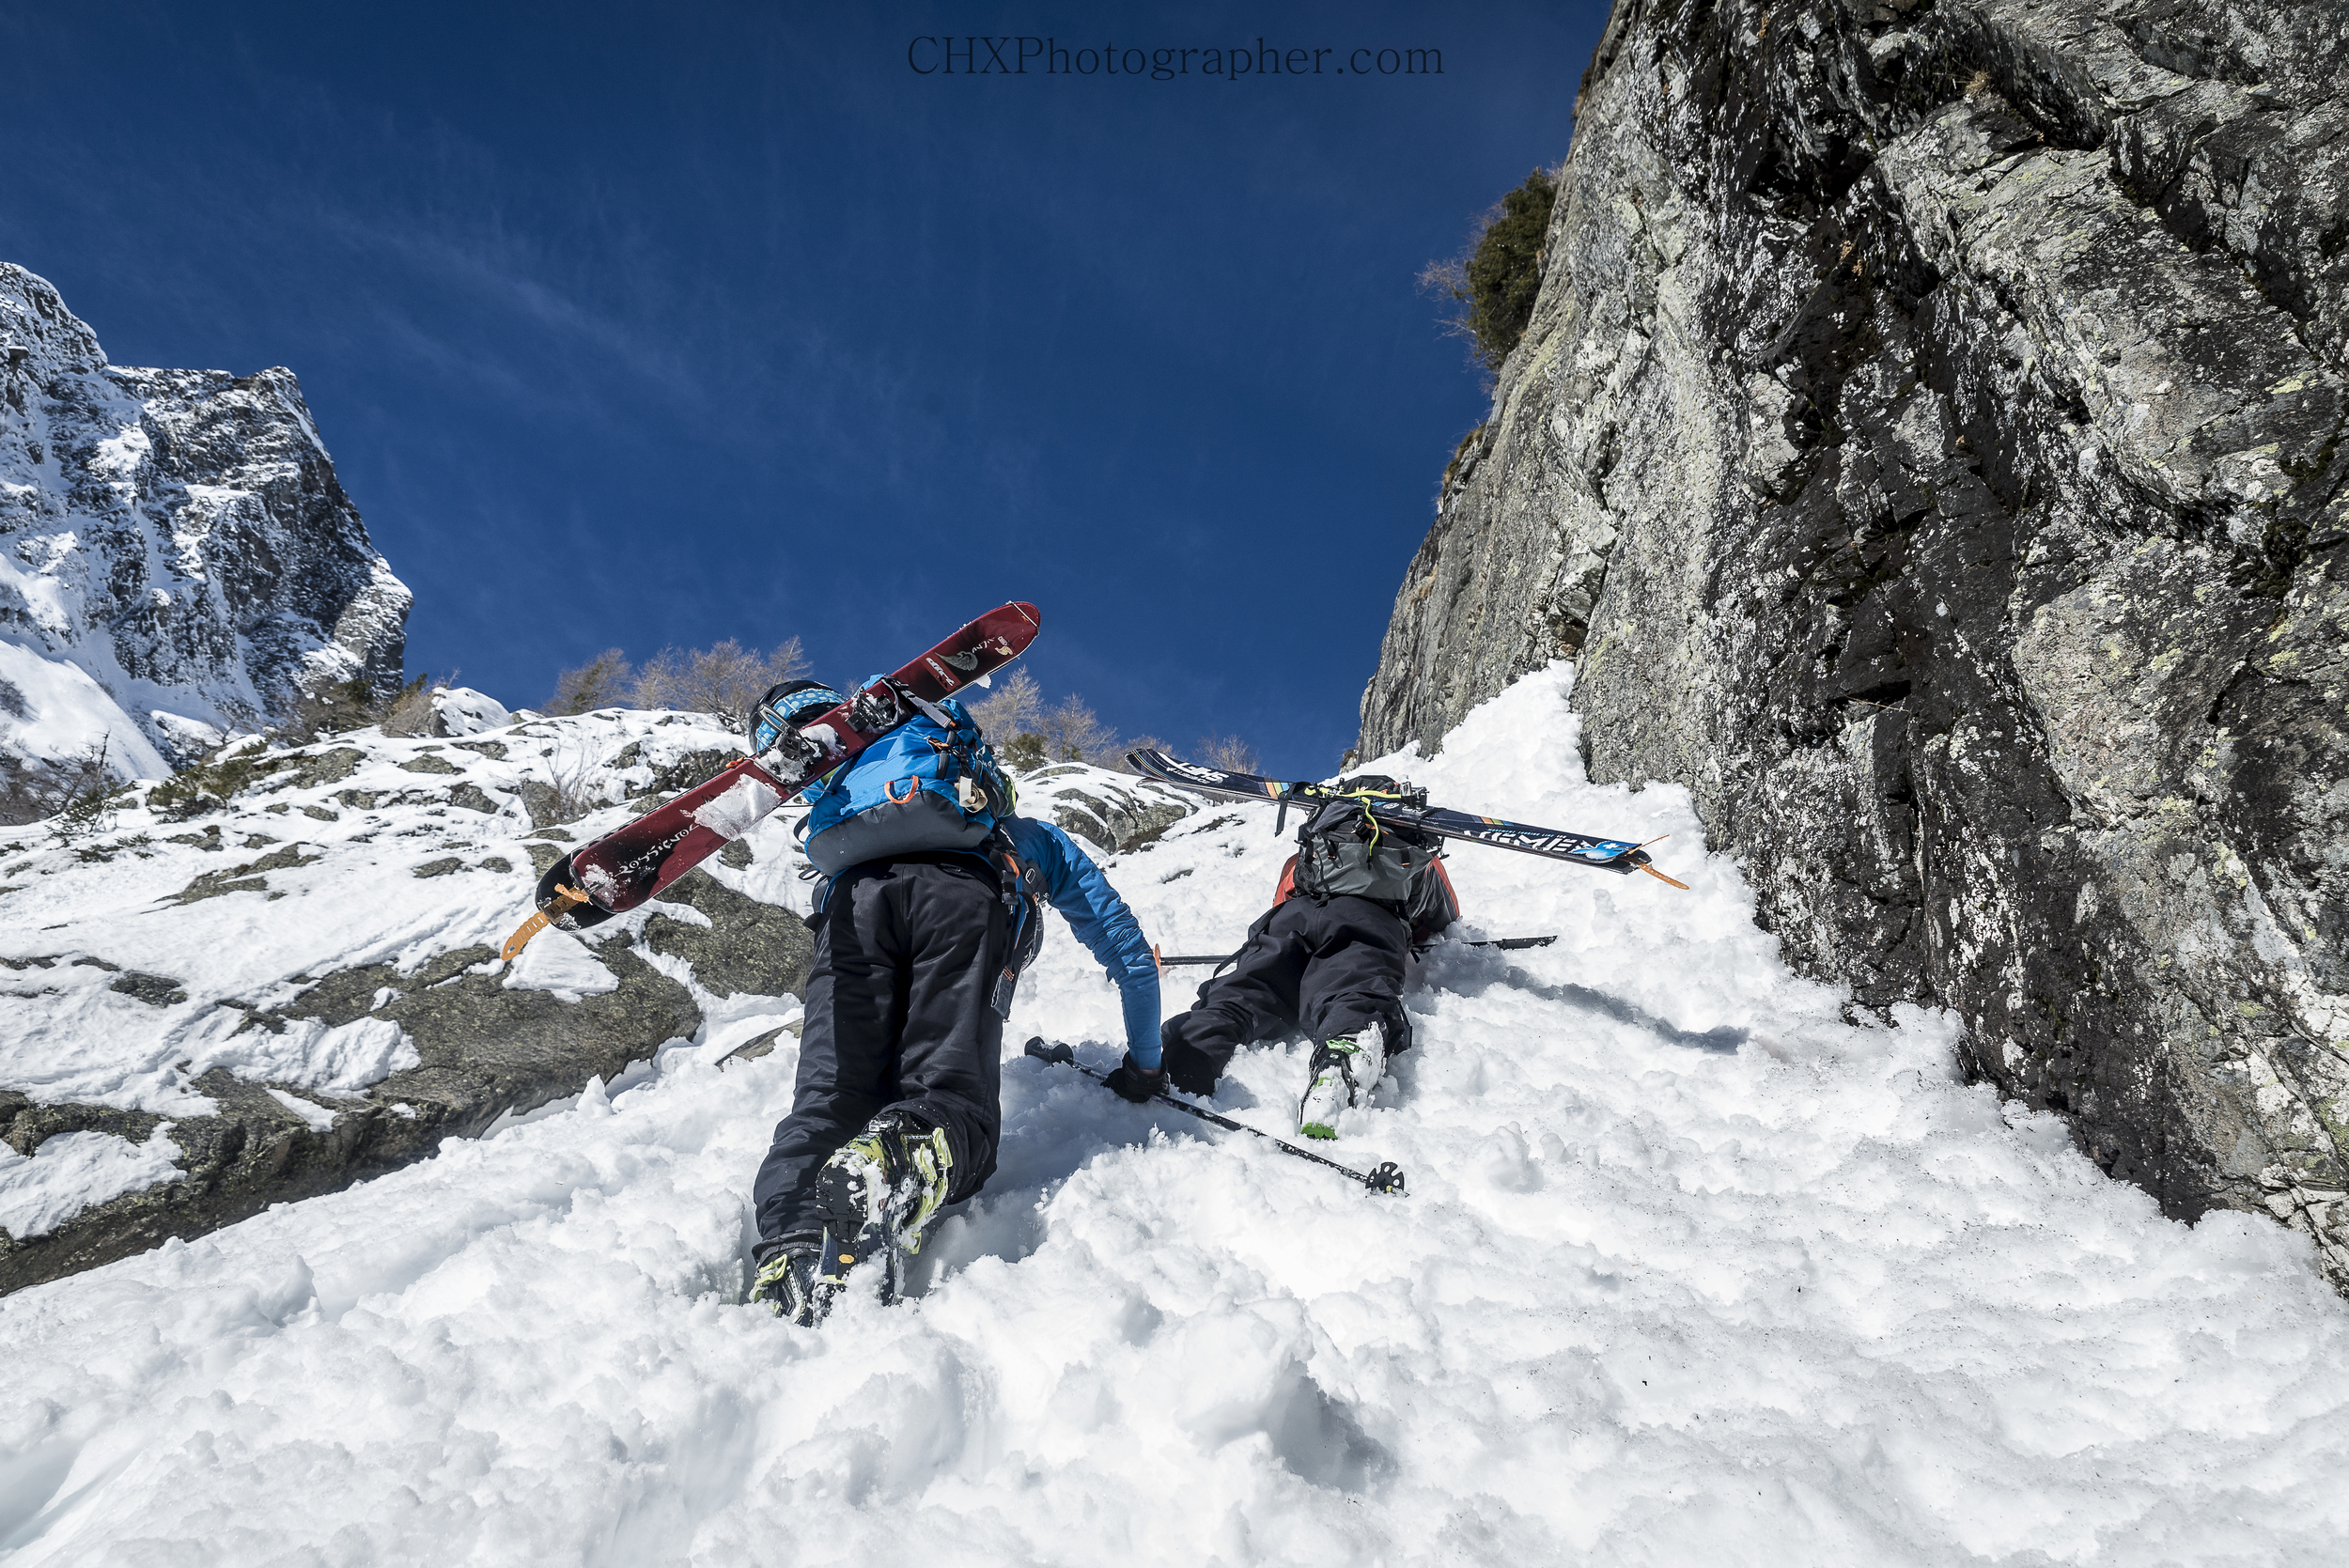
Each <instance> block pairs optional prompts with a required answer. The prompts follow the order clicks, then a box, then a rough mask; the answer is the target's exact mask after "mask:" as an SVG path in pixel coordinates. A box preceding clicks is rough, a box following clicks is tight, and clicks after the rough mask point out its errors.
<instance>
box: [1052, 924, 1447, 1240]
mask: <svg viewBox="0 0 2349 1568" xmlns="http://www.w3.org/2000/svg"><path fill="white" fill-rule="evenodd" d="M1178 961H1179V960H1176V959H1174V958H1169V959H1168V960H1167V962H1168V963H1170V964H1172V963H1175V962H1178ZM1028 1054H1029V1055H1030V1056H1033V1057H1034V1058H1035V1059H1036V1060H1037V1061H1039V1062H1056V1063H1060V1064H1061V1065H1062V1066H1064V1067H1074V1068H1076V1069H1077V1071H1079V1072H1081V1073H1082V1074H1084V1076H1085V1077H1087V1078H1089V1079H1093V1080H1094V1081H1095V1082H1097V1083H1100V1082H1106V1081H1107V1080H1108V1077H1109V1075H1108V1074H1106V1073H1097V1072H1095V1071H1094V1070H1093V1069H1092V1068H1091V1067H1088V1066H1086V1065H1085V1064H1084V1063H1081V1062H1080V1061H1078V1060H1077V1053H1076V1052H1075V1051H1073V1050H1070V1049H1069V1048H1067V1047H1066V1046H1065V1045H1062V1044H1060V1043H1059V1042H1057V1041H1051V1042H1048V1041H1046V1039H1045V1038H1044V1037H1043V1036H1042V1035H1040V1034H1039V1035H1036V1036H1034V1037H1033V1038H1031V1039H1030V1040H1029V1041H1028ZM1150 1099H1151V1102H1152V1103H1153V1104H1156V1105H1163V1106H1170V1107H1172V1108H1174V1109H1175V1110H1179V1111H1181V1112H1182V1113H1183V1114H1184V1115H1186V1116H1196V1117H1198V1118H1199V1120H1201V1121H1203V1122H1213V1123H1214V1124H1215V1125H1216V1126H1219V1127H1228V1128H1230V1129H1231V1130H1232V1131H1234V1132H1248V1133H1253V1134H1255V1135H1256V1136H1257V1137H1258V1138H1261V1139H1263V1140H1264V1141H1266V1142H1268V1143H1269V1144H1271V1145H1272V1146H1273V1147H1274V1148H1276V1149H1278V1150H1280V1151H1281V1152H1282V1153H1283V1154H1285V1155H1295V1156H1296V1157H1298V1158H1299V1159H1310V1160H1312V1161H1313V1162H1314V1163H1315V1165H1326V1166H1328V1167H1329V1168H1330V1170H1332V1171H1335V1172H1337V1173H1338V1174H1339V1175H1341V1176H1344V1177H1346V1179H1347V1180H1348V1181H1356V1182H1360V1183H1361V1184H1362V1186H1363V1187H1365V1188H1369V1189H1370V1190H1371V1191H1373V1192H1392V1193H1394V1194H1396V1195H1397V1196H1400V1195H1401V1194H1402V1192H1403V1172H1402V1169H1401V1168H1400V1167H1399V1166H1397V1165H1396V1164H1395V1163H1394V1161H1392V1160H1388V1161H1386V1162H1385V1163H1384V1164H1381V1165H1378V1166H1375V1167H1373V1168H1372V1170H1371V1172H1370V1174H1368V1175H1364V1174H1362V1172H1360V1171H1354V1170H1349V1169H1347V1168H1346V1166H1343V1165H1340V1164H1339V1163H1338V1162H1337V1161H1336V1160H1334V1159H1324V1158H1322V1157H1320V1156H1319V1155H1317V1154H1315V1153H1314V1152H1313V1151H1312V1150H1311V1149H1300V1148H1299V1147H1298V1146H1297V1145H1296V1144H1294V1143H1288V1142H1283V1141H1282V1140H1280V1139H1278V1138H1275V1137H1273V1136H1272V1135H1271V1134H1270V1133H1268V1132H1267V1131H1265V1130H1264V1129H1263V1128H1262V1127H1252V1126H1249V1125H1248V1124H1247V1123H1245V1122H1235V1121H1233V1120H1232V1119H1231V1118H1230V1117H1228V1116H1218V1115H1217V1114H1216V1113H1215V1112H1214V1111H1212V1110H1201V1109H1200V1108H1199V1107H1197V1106H1195V1105H1192V1104H1190V1103H1189V1102H1188V1101H1184V1100H1178V1099H1176V1098H1175V1097H1174V1096H1173V1095H1172V1094H1153V1095H1151V1096H1150Z"/></svg>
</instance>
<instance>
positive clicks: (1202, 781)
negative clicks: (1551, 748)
mask: <svg viewBox="0 0 2349 1568" xmlns="http://www.w3.org/2000/svg"><path fill="white" fill-rule="evenodd" d="M1126 760H1127V761H1128V762H1129V763H1131V764H1133V766H1134V768H1136V770H1138V771H1140V772H1142V773H1144V774H1146V775H1148V776H1149V777H1151V778H1154V779H1158V780H1160V781H1162V782H1164V783H1166V784H1180V785H1181V786H1182V787H1183V788H1185V789H1195V790H1197V791H1199V792H1200V793H1201V794H1203V795H1214V796H1219V797H1221V798H1222V799H1224V800H1273V801H1278V802H1280V803H1281V804H1283V805H1294V806H1299V807H1303V808H1307V809H1310V808H1312V807H1314V806H1315V805H1318V804H1319V803H1320V802H1322V801H1324V800H1330V799H1332V798H1333V797H1334V796H1335V795H1336V794H1337V792H1336V791H1335V790H1333V789H1331V788H1330V786H1329V785H1328V784H1287V783H1283V782H1282V781H1281V780H1278V779H1264V778H1258V777H1257V776H1256V775H1255V774H1253V773H1234V772H1231V771H1228V770H1227V769H1224V768H1207V767H1203V766H1202V765H1200V764H1198V763H1195V762H1185V761H1184V760H1183V759H1182V758H1180V757H1171V756H1168V755H1167V754H1166V753H1164V752H1147V751H1145V752H1128V753H1126ZM1364 807H1365V809H1367V810H1368V811H1369V813H1370V815H1372V816H1374V817H1376V818H1377V819H1378V820H1379V821H1381V822H1388V823H1392V824H1393V825H1394V826H1396V827H1398V828H1416V829H1418V830H1419V831H1421V832H1423V833H1434V834H1435V835H1436V836H1438V837H1439V838H1450V839H1458V840H1459V841H1460V842H1462V843H1464V844H1488V845H1491V846H1493V847H1494V848H1496V849H1515V850H1517V852H1518V853H1520V854H1525V855H1539V856H1541V857H1543V858H1544V859H1546V860H1552V861H1571V862H1574V863H1575V864H1577V865H1591V866H1596V867H1598V868H1599V869H1600V870H1601V871H1612V872H1614V873H1616V874H1617V875H1619V876H1625V877H1627V876H1629V875H1630V874H1631V873H1633V872H1635V871H1644V872H1646V873H1647V874H1648V875H1649V876H1651V877H1655V878H1656V879H1657V880H1658V881H1662V882H1671V883H1672V886H1673V887H1676V888H1681V889H1684V890H1685V889H1686V888H1687V887H1688V883H1686V882H1682V881H1677V880H1675V879H1674V878H1672V877H1667V876H1665V875H1664V874H1663V873H1662V872H1660V871H1658V870H1657V869H1656V867H1655V866H1654V865H1653V864H1651V863H1650V862H1649V861H1648V858H1647V851H1646V849H1645V848H1644V847H1643V846H1641V845H1638V844H1634V843H1632V842H1631V841H1630V840H1628V839H1618V838H1593V837H1591V836H1590V835H1589V834H1587V833H1569V832H1566V831H1563V830H1562V829H1558V828H1534V827H1529V826H1528V825H1526V824H1525V823H1522V822H1504V821H1502V820H1501V818H1500V817H1498V816H1476V815H1471V814H1470V813H1468V812H1464V811H1446V810H1444V809H1443V808H1442V807H1440V806H1408V805H1399V804H1396V803H1394V802H1392V801H1388V800H1368V801H1365V802H1364Z"/></svg>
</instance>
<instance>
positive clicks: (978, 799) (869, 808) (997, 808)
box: [803, 697, 1018, 877]
mask: <svg viewBox="0 0 2349 1568" xmlns="http://www.w3.org/2000/svg"><path fill="white" fill-rule="evenodd" d="M932 706H935V707H936V708H938V709H939V710H940V711H941V712H942V713H943V714H945V716H946V717H947V718H949V719H950V720H952V721H953V727H951V728H949V727H947V726H946V725H943V724H940V723H938V722H936V721H934V720H932V719H931V718H930V717H929V716H928V715H926V714H922V713H916V714H914V715H913V716H912V717H911V718H910V719H908V720H907V721H906V722H904V723H902V724H899V725H898V726H897V727H896V728H895V729H893V730H891V731H890V732H889V733H888V734H887V735H884V736H882V737H880V738H879V740H876V741H874V742H873V743H872V745H870V746H868V747H866V748H865V749H864V750H863V752H860V753H857V755H856V757H855V759H854V760H852V761H850V762H849V763H848V764H847V765H846V766H844V767H842V768H838V769H836V770H835V771H834V772H832V774H831V775H830V776H829V777H827V778H825V779H824V780H823V781H822V782H821V783H820V784H816V785H815V786H813V787H812V788H811V789H810V790H809V791H808V802H809V804H810V805H811V806H812V807H814V809H813V810H812V811H810V812H809V813H808V814H807V820H806V822H805V823H804V825H803V826H804V830H805V831H806V834H807V843H806V846H805V850H806V854H807V858H808V861H809V862H810V863H811V864H813V865H814V866H815V867H816V869H817V870H818V871H821V872H823V873H824V874H825V875H827V876H833V877H836V876H838V875H839V874H840V873H841V872H843V871H846V870H847V869H848V867H850V866H852V865H861V864H863V862H866V861H879V860H886V859H888V858H889V857H890V856H893V855H906V854H911V853H914V852H916V851H919V850H939V849H976V848H977V847H978V846H980V845H981V844H982V843H983V842H985V840H986V838H987V835H988V834H989V833H991V832H993V831H995V824H996V822H997V821H998V820H999V819H1001V818H1003V817H1005V816H1009V815H1011V811H1012V807H1013V805H1014V804H1015V803H1017V800H1018V796H1017V795H1016V794H1015V793H1014V791H1013V789H1012V786H1011V781H1010V780H1008V779H1006V778H1004V777H1003V769H1001V768H998V767H997V766H996V765H995V753H994V752H993V751H991V750H990V749H989V748H988V744H987V741H986V738H985V737H984V736H983V735H982V734H981V733H980V730H979V726H978V724H977V723H976V722H973V721H972V717H971V715H970V714H969V713H967V712H965V711H964V710H963V706H962V705H961V704H960V703H958V702H957V701H955V700H954V699H953V698H952V697H949V698H947V699H945V700H944V701H942V702H940V703H936V704H933V705H932Z"/></svg>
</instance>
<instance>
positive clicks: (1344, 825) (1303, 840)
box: [1297, 775, 1436, 904]
mask: <svg viewBox="0 0 2349 1568" xmlns="http://www.w3.org/2000/svg"><path fill="white" fill-rule="evenodd" d="M1344 783H1345V784H1349V785H1355V786H1361V785H1365V784H1366V785H1370V786H1372V787H1370V788H1363V789H1360V795H1369V796H1373V797H1377V798H1385V799H1390V800H1392V799H1396V798H1398V796H1399V792H1398V791H1396V790H1395V788H1394V785H1393V781H1392V780H1389V779H1381V778H1377V777H1375V776H1370V775H1365V776H1364V777H1363V778H1361V779H1349V780H1346V781H1344ZM1381 785H1383V786H1385V787H1383V788H1380V787H1377V786H1381ZM1435 858H1436V849H1435V846H1434V845H1432V844H1430V843H1427V842H1426V841H1425V840H1423V839H1422V838H1421V836H1420V835H1419V834H1417V833H1408V834H1407V833H1406V832H1404V831H1399V830H1397V829H1394V828H1389V827H1384V826H1382V825H1380V823H1379V822H1378V821H1377V819H1376V818H1374V817H1373V816H1372V815H1370V812H1369V811H1368V810H1367V809H1366V808H1365V807H1364V805H1363V803H1362V800H1361V799H1360V798H1359V796H1358V795H1349V796H1342V797H1340V798H1339V799H1337V800H1330V801H1328V802H1326V803H1324V804H1323V805H1322V806H1320V807H1319V808H1318V809H1316V810H1315V813H1314V815H1312V816H1311V817H1309V818H1308V819H1307V820H1306V822H1305V825H1304V826H1303V827H1302V828H1299V830H1298V831H1297V891H1298V892H1299V893H1304V894H1306V895H1307V896H1309V897H1313V898H1335V897H1338V896H1340V895H1341V894H1347V895H1351V896H1353V897H1356V898H1371V899H1376V900H1377V901H1378V902H1380V903H1382V904H1401V903H1403V902H1405V901H1406V900H1408V898H1409V897H1410V896H1411V879H1412V878H1413V877H1417V876H1418V875H1419V874H1420V872H1421V871H1422V870H1423V869H1424V868H1425V867H1426V865H1427V864H1428V862H1431V861H1433V860H1434V859H1435Z"/></svg>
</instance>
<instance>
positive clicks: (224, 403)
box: [0, 264, 409, 777]
mask: <svg viewBox="0 0 2349 1568" xmlns="http://www.w3.org/2000/svg"><path fill="white" fill-rule="evenodd" d="M408 605H409V593H408V590H407V589H406V588H405V587H404V586H402V585H401V583H400V582H399V580H398V579H397V578H396V577H394V576H393V575H392V572H391V568H390V567H389V566H388V565H386V564H385V562H384V560H383V557H382V556H381V554H379V553H378V552H377V551H376V550H375V547H374V546H373V545H371V544H370V543H368V541H367V532H366V527H365V525H364V524H362V523H361V522H360V520H359V514H358V512H357V510H356V509H355V508H354V507H353V506H352V505H351V504H350V497H348V496H346V495H345V494H344V493H343V489H342V487H341V486H340V485H339V484H338V483H336V482H335V478H334V463H333V462H332V461H331V460H330V459H329V458H328V457H327V455H326V448H325V446H324V445H323V444H322V443H321V442H320V441H319V433H318V430H317V428H316V427H315V426H313V425H312V424H311V421H310V412H309V410H308V409H307V408H306V407H305V406H304V405H303V400H302V389H301V387H300V386H299V385H298V384H297V383H296V382H295V380H294V377H293V373H292V372H291V371H288V370H264V371H261V372H260V373H258V374H257V375H253V376H244V377H232V376H230V375H228V374H226V372H224V371H216V370H133V369H128V368H125V367H122V366H119V365H108V364H107V363H106V356H105V354H104V352H103V351H102V350H101V349H100V348H99V346H98V338H97V336H96V334H93V333H92V332H91V331H90V329H89V328H88V327H86V326H85V325H84V324H83V323H82V322H81V321H80V320H78V319H76V318H74V316H73V314H72V313H71V312H70V311H69V310H67V309H66V307H65V303H64V302H63V301H62V300H61V299H59V298H58V296H57V291H56V290H55V289H54V288H52V287H50V286H49V285H48V284H47V283H46V282H44V281H43V280H41V279H40V278H38V277H36V276H34V275H33V274H32V273H30V272H26V271H24V270H23V268H21V267H15V266H9V265H7V264H0V747H5V748H6V749H8V751H10V752H12V753H15V754H17V755H18V756H22V757H28V758H40V759H57V758H64V757H70V756H72V755H75V754H77V753H80V752H82V751H83V750H84V749H85V748H86V747H87V746H89V745H91V744H93V743H95V742H98V741H100V740H101V739H102V740H104V741H105V742H106V743H107V745H108V750H109V754H110V760H111V761H112V762H114V763H115V764H116V765H117V770H118V771H119V770H123V769H127V770H129V771H132V772H136V773H139V774H143V775H146V776H149V777H152V776H155V775H157V774H160V773H162V772H163V771H166V770H167V764H168V763H171V762H178V761H184V760H187V759H188V757H189V755H190V754H191V753H194V752H196V751H200V750H201V749H203V747H204V745H205V743H206V741H207V740H208V739H212V738H216V736H215V735H214V734H213V732H216V731H224V730H229V729H237V728H244V729H250V728H253V727H255V726H257V725H258V724H260V723H263V722H268V721H271V720H273V719H278V718H282V717H284V716H285V715H286V713H287V711H288V708H289V706H291V705H292V704H293V702H294V701H295V700H296V699H297V697H298V696H299V695H300V693H301V691H303V690H316V689H318V688H319V687H321V686H326V685H331V684H334V683H337V682H340V681H345V680H348V679H350V678H351V677H352V676H364V677H365V678H366V679H367V680H368V681H369V682H371V683H374V684H376V685H378V686H381V685H385V684H396V683H397V679H398V675H399V672H400V663H401V657H402V654H403V652H404V626H405V622H406V620H407V614H408Z"/></svg>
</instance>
